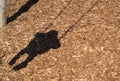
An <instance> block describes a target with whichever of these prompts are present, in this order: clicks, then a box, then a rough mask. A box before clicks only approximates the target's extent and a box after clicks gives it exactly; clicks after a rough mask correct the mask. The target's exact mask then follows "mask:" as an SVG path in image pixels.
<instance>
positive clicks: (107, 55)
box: [0, 0, 120, 81]
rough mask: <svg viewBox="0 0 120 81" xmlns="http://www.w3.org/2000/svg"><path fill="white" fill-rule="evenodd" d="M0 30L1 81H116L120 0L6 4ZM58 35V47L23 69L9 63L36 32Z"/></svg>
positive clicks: (119, 73)
mask: <svg viewBox="0 0 120 81" xmlns="http://www.w3.org/2000/svg"><path fill="white" fill-rule="evenodd" d="M7 16H8V24H7V25H6V26H5V27H3V28H1V29H0V81H120V1H119V0H98V1H97V0H33V1H32V0H19V1H18V0H7ZM51 30H55V31H57V32H58V39H59V41H60V44H61V46H60V47H59V48H57V49H50V50H49V51H46V52H44V53H42V54H38V55H37V56H36V57H35V58H34V59H33V60H32V61H30V62H29V63H28V64H27V66H26V67H25V68H21V69H20V70H17V71H16V70H14V69H13V68H14V67H15V66H16V65H19V64H20V63H21V62H23V61H24V60H25V59H26V58H27V56H28V55H27V53H26V54H25V55H22V56H21V57H20V59H18V60H17V61H16V63H15V64H14V65H9V62H10V61H11V60H12V59H13V58H14V56H15V55H17V54H18V53H19V52H20V51H21V50H22V49H24V48H25V47H26V46H27V45H28V44H29V43H30V41H31V40H32V39H34V38H35V34H36V33H37V32H43V33H48V32H49V31H51Z"/></svg>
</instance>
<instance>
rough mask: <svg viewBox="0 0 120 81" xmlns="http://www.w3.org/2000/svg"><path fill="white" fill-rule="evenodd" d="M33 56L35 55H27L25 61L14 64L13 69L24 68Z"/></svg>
mask: <svg viewBox="0 0 120 81" xmlns="http://www.w3.org/2000/svg"><path fill="white" fill-rule="evenodd" d="M34 57H35V55H33V56H28V57H27V58H26V60H25V61H23V62H22V63H20V64H19V65H17V66H15V67H14V68H13V69H14V70H16V71H17V70H20V69H22V68H25V67H26V66H27V64H28V63H29V62H30V61H32V60H33V59H34Z"/></svg>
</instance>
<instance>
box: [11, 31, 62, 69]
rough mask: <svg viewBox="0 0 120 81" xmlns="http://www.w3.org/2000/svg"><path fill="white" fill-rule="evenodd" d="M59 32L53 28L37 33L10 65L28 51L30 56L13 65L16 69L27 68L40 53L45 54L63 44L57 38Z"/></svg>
mask: <svg viewBox="0 0 120 81" xmlns="http://www.w3.org/2000/svg"><path fill="white" fill-rule="evenodd" d="M57 35H58V32H57V31H55V30H51V31H49V32H47V33H36V34H35V38H34V39H33V40H32V41H31V42H30V43H29V44H28V45H27V47H25V48H24V49H22V50H21V51H20V52H19V53H18V54H17V55H16V56H15V57H13V59H12V60H11V61H10V62H9V65H13V64H15V62H16V61H17V59H19V58H20V56H21V55H23V54H25V53H27V54H28V57H27V58H26V60H25V61H23V62H22V63H20V64H18V65H16V66H15V67H13V69H14V70H15V71H17V70H20V69H22V68H25V67H26V66H27V64H28V63H29V62H30V61H32V60H33V59H34V57H36V56H37V55H38V54H43V53H45V52H47V51H49V50H50V49H57V48H59V47H60V46H61V44H60V42H59V39H58V38H57Z"/></svg>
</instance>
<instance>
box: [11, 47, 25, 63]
mask: <svg viewBox="0 0 120 81" xmlns="http://www.w3.org/2000/svg"><path fill="white" fill-rule="evenodd" d="M25 53H26V49H23V50H21V51H20V52H19V53H18V54H17V55H16V56H15V57H14V58H13V59H12V60H11V61H10V62H9V65H13V64H15V62H16V60H17V59H19V58H20V56H21V55H23V54H25Z"/></svg>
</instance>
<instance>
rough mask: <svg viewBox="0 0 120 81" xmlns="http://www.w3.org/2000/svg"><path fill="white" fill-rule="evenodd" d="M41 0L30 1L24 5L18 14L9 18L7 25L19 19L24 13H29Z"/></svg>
mask: <svg viewBox="0 0 120 81" xmlns="http://www.w3.org/2000/svg"><path fill="white" fill-rule="evenodd" d="M38 1H39V0H29V1H28V2H27V3H26V4H24V5H23V6H22V7H21V8H20V9H19V10H18V12H16V13H15V14H14V15H13V16H11V17H9V18H7V23H10V22H12V21H14V20H15V19H17V18H18V17H19V16H20V15H21V14H22V13H24V12H27V11H28V10H29V9H30V8H31V7H32V6H33V5H34V4H36V3H37V2H38Z"/></svg>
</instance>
